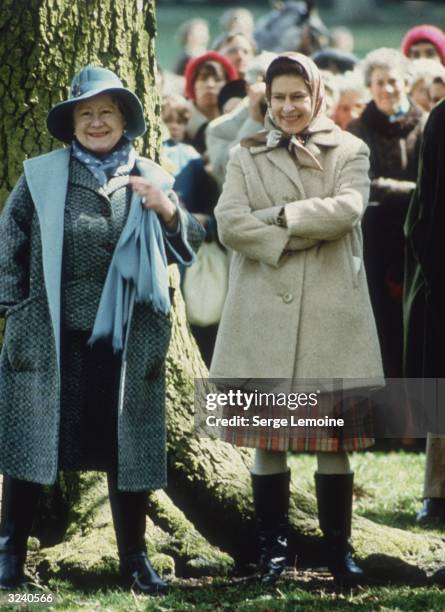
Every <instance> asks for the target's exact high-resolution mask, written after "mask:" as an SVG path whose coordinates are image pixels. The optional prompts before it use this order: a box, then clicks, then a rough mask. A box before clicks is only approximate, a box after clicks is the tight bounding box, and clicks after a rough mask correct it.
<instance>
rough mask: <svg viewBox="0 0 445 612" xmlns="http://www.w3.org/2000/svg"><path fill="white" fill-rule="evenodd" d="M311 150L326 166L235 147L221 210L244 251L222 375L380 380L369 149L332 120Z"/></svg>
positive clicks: (225, 324) (358, 382)
mask: <svg viewBox="0 0 445 612" xmlns="http://www.w3.org/2000/svg"><path fill="white" fill-rule="evenodd" d="M307 148H308V149H309V150H310V151H311V152H312V153H313V154H314V155H315V156H316V158H317V159H318V161H319V162H320V163H321V165H322V167H323V171H320V170H318V169H316V168H315V167H313V165H312V166H309V164H310V160H309V161H307V162H305V165H304V167H303V166H301V164H298V163H297V162H296V161H295V160H293V159H292V158H291V156H290V154H289V152H288V150H287V149H286V148H283V147H277V148H274V149H268V148H267V147H266V146H259V147H250V148H247V147H243V146H240V147H238V148H236V149H234V151H233V154H232V157H231V161H230V162H229V165H228V168H227V176H226V181H225V183H224V188H223V192H222V194H221V197H220V199H219V202H218V205H217V207H216V209H215V214H216V218H217V222H218V230H219V234H220V239H221V242H222V243H223V244H225V245H226V246H227V247H229V248H231V249H233V250H234V255H233V258H232V262H231V268H230V280H229V291H228V295H227V299H226V303H225V306H224V310H223V314H222V319H221V323H220V327H219V333H218V338H217V341H216V346H215V352H214V357H213V361H212V365H211V376H212V377H214V378H269V379H270V378H282V379H283V378H286V379H299V380H302V379H318V380H319V379H333V378H335V379H338V378H340V379H344V383H343V384H344V388H345V389H354V388H357V387H363V386H366V385H367V384H370V385H373V384H376V383H377V382H379V383H381V382H382V378H381V377H382V364H381V356H380V349H379V344H378V340H377V333H376V327H375V322H374V317H373V315H372V310H371V305H370V300H369V294H368V287H367V282H366V276H365V271H364V268H363V264H362V237H361V229H360V219H361V217H362V215H363V212H364V209H365V206H366V203H367V199H368V194H369V178H368V168H369V158H368V156H369V151H368V148H367V146H366V145H365V144H364V143H363V142H362V141H361V140H359V139H358V138H356V137H354V136H352V135H351V134H348V133H346V132H343V131H342V130H340V129H339V128H338V127H337V126H335V125H334V123H333V122H332V121H330V120H328V119H326V120H325V127H324V130H323V131H320V132H319V133H316V134H314V135H313V136H311V138H310V140H309V142H308V144H307ZM282 207H285V214H286V218H287V225H288V227H287V228H285V227H280V226H279V225H277V216H278V212H279V211H280V210H281V208H282Z"/></svg>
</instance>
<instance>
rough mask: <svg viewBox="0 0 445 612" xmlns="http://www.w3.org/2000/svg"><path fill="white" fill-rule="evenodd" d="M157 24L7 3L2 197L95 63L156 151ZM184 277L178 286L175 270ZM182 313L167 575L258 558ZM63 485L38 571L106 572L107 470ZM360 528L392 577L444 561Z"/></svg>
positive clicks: (310, 501)
mask: <svg viewBox="0 0 445 612" xmlns="http://www.w3.org/2000/svg"><path fill="white" fill-rule="evenodd" d="M154 33H155V16H154V1H153V0H89V1H88V2H85V1H76V0H70V1H68V0H4V1H3V4H2V11H1V13H0V34H1V36H0V66H1V67H0V97H1V99H2V117H1V124H2V125H1V128H2V129H1V130H0V150H1V153H2V155H1V157H0V203H3V201H4V199H5V197H6V195H7V194H8V193H9V191H10V190H11V188H12V186H13V185H14V183H15V181H16V180H17V178H18V176H19V174H20V173H21V162H22V160H23V159H24V158H26V157H30V156H33V155H37V154H39V153H43V152H47V151H49V150H50V149H51V148H53V147H57V146H59V143H56V142H54V141H53V140H52V139H51V138H50V136H49V135H48V133H47V131H46V129H45V127H44V126H45V116H46V113H47V111H48V109H49V108H50V107H51V106H52V105H54V104H55V103H56V102H58V101H60V100H62V99H64V98H66V95H67V88H66V85H67V84H68V83H69V82H70V80H71V77H72V75H73V73H74V72H75V71H76V70H77V69H78V68H79V67H81V66H82V65H85V64H87V63H89V62H91V63H100V64H102V65H106V66H109V67H110V68H112V69H114V70H116V72H117V73H118V74H119V75H120V76H121V77H122V79H123V80H124V82H125V83H126V84H127V85H128V86H129V87H130V88H132V89H133V90H135V91H136V93H137V94H138V95H139V97H140V98H141V100H142V101H143V105H144V108H145V111H146V116H147V119H148V125H149V130H148V133H147V134H146V135H145V137H144V138H143V139H142V140H141V141H140V142H139V150H140V151H141V152H142V153H144V154H147V155H149V156H150V155H151V156H154V154H155V152H156V151H157V147H158V144H159V138H160V130H159V124H158V121H157V119H156V113H157V111H158V110H159V108H158V102H157V97H156V95H155V94H154V93H153V92H154V88H153V82H154V47H153V38H154ZM175 278H176V281H175V282H176V285H177V284H178V275H177V273H176V274H175ZM173 319H174V326H173V335H172V342H171V346H170V351H169V356H168V362H167V366H168V367H167V381H168V384H167V404H168V407H167V413H168V416H167V418H168V451H169V486H168V489H167V492H166V493H163V492H156V493H153V494H152V495H151V496H150V500H149V516H150V524H149V528H148V534H147V535H148V537H147V542H148V546H149V552H150V555H151V557H152V560H153V562H154V564H155V566H156V567H157V568H158V569H159V570H161V571H164V572H166V573H176V574H177V575H186V576H198V575H202V574H225V573H227V572H229V571H231V569H232V568H233V559H235V560H236V561H238V562H239V563H245V562H246V561H248V560H250V559H253V557H254V556H255V553H254V527H253V508H252V499H251V492H250V477H249V468H248V466H249V464H250V462H251V455H252V453H251V452H250V451H247V450H239V449H236V448H233V447H231V446H230V445H228V444H224V443H222V442H219V441H216V440H209V439H208V438H201V437H199V436H198V433H197V431H196V429H195V427H194V422H193V418H194V410H193V399H194V398H193V389H194V384H193V379H194V378H203V377H205V376H206V375H207V371H206V368H205V366H204V364H203V362H202V360H201V358H200V356H199V354H198V352H197V349H196V345H195V344H194V342H193V340H192V338H191V336H190V334H189V330H188V327H187V325H186V322H185V313H184V306H183V302H182V299H181V297H180V293H179V291H178V290H177V291H176V299H175V309H174V313H173ZM30 331H32V330H30ZM55 491H56V492H54V491H53V492H52V493H49V494H48V495H47V496H46V498H45V503H44V504H43V505H42V511H41V516H40V518H39V521H38V524H37V533H38V535H39V538H40V540H41V542H42V545H44V546H43V547H42V548H41V549H40V550H38V545H37V543H36V542H34V545H32V546H31V547H32V548H36V549H37V550H35V552H34V554H32V555H30V561H31V563H33V564H34V567H35V568H36V569H37V570H38V573H39V574H40V576H41V577H47V576H49V575H63V574H68V577H69V578H70V579H72V580H75V579H76V578H79V579H84V578H85V576H87V575H88V576H94V579H95V580H96V581H100V580H105V581H107V580H108V579H109V577H110V576H112V575H113V576H114V575H115V572H116V569H117V562H116V553H115V541H114V534H113V529H112V524H111V516H110V511H109V507H108V502H107V494H106V488H105V481H104V477H103V475H100V474H94V473H87V474H83V475H74V476H73V475H70V476H64V477H63V478H61V479H60V481H59V486H58V488H56V489H55ZM290 519H291V540H292V550H293V551H294V552H295V551H296V550H298V553H299V556H300V557H302V558H303V559H304V558H306V559H310V557H311V555H313V554H314V551H317V550H318V549H319V547H320V538H319V535H320V534H319V531H318V528H317V522H316V511H315V500H314V497H313V495H312V494H310V493H309V492H308V491H305V490H304V489H302V488H301V487H297V486H296V485H295V484H294V486H293V492H292V503H291V511H290ZM49 522H50V525H49V526H48V523H49ZM354 527H355V530H354V536H355V537H354V540H355V543H356V546H357V549H358V556H359V558H361V559H364V558H366V557H367V559H366V564H367V565H368V567H369V568H370V571H371V572H374V575H378V572H379V571H383V572H385V575H386V576H387V577H397V576H400V575H402V574H403V575H405V576H406V575H408V574H409V575H410V576H412V577H413V578H414V579H419V580H421V579H423V574H422V571H421V570H417V569H416V566H417V565H419V564H423V565H425V566H427V565H429V564H432V563H434V562H439V561H441V560H442V558H443V550H444V548H443V544H442V542H441V541H440V540H439V539H438V538H433V537H426V536H417V535H413V534H411V533H405V532H402V531H400V530H395V529H390V528H386V527H382V526H380V525H375V524H374V523H372V522H370V521H367V520H365V519H356V521H355V525H354ZM218 547H220V548H218ZM220 549H222V550H223V551H225V552H222V551H221V550H220ZM382 553H384V554H385V555H386V556H385V557H382V556H381V555H382ZM376 554H379V555H380V556H379V557H376V556H375V555H376ZM376 568H377V569H376Z"/></svg>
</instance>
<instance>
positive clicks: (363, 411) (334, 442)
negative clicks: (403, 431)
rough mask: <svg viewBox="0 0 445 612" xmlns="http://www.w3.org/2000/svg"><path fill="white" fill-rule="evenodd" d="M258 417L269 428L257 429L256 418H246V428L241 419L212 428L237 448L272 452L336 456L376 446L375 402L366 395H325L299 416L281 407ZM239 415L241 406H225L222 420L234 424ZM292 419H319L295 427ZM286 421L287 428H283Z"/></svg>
mask: <svg viewBox="0 0 445 612" xmlns="http://www.w3.org/2000/svg"><path fill="white" fill-rule="evenodd" d="M358 391H359V390H358ZM255 415H257V417H258V419H265V422H266V423H267V425H263V426H253V425H252V421H253V417H252V415H250V416H249V417H246V418H248V419H249V421H248V424H245V425H242V424H241V422H240V420H239V419H238V422H237V423H235V424H231V425H224V426H222V425H219V426H218V427H216V428H212V429H213V430H214V431H213V435H215V434H216V436H217V437H219V438H220V439H221V440H223V441H224V442H229V443H230V444H234V445H235V446H245V447H251V448H261V449H264V450H270V451H294V452H305V451H307V452H334V453H335V452H344V451H356V450H362V449H365V448H369V447H371V446H373V445H374V443H375V440H374V429H373V418H372V403H371V401H370V400H369V399H368V398H367V397H366V393H363V394H362V395H360V393H357V396H356V397H355V396H353V395H351V394H350V393H349V394H348V396H347V397H345V396H344V395H343V394H342V393H330V394H325V395H323V394H322V395H320V396H319V398H318V402H317V405H316V406H310V407H309V406H308V407H305V408H302V407H301V406H300V407H299V408H298V415H297V414H294V415H292V414H290V411H289V409H288V408H287V407H282V406H277V405H266V406H264V407H262V408H261V409H259V410H258V409H257V410H256V412H255ZM236 416H238V417H239V416H240V409H239V407H237V408H236V409H234V408H233V407H224V409H223V411H222V419H228V420H229V421H230V419H231V418H232V417H236ZM292 416H293V417H294V418H293V421H294V422H298V420H299V419H315V420H316V421H317V422H318V424H317V425H316V426H314V425H313V424H309V425H303V426H298V425H292V423H291V417H292ZM282 419H283V420H282ZM327 419H328V420H327ZM334 419H335V421H337V422H338V419H343V421H344V424H343V426H338V425H332V420H334ZM232 420H233V421H234V420H235V419H232ZM285 421H286V422H287V425H283V422H285ZM280 423H281V424H280Z"/></svg>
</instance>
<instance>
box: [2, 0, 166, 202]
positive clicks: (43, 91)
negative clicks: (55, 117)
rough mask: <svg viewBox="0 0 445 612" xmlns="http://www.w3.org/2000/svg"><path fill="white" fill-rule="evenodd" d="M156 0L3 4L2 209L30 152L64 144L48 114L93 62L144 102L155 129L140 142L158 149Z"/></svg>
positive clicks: (142, 147) (145, 149)
mask: <svg viewBox="0 0 445 612" xmlns="http://www.w3.org/2000/svg"><path fill="white" fill-rule="evenodd" d="M155 29H156V20H155V3H154V0H130V1H129V0H88V1H87V2H85V1H83V0H79V1H76V0H3V1H2V10H1V11H0V32H1V38H0V99H1V100H2V105H1V108H2V116H1V125H2V129H1V131H0V153H1V156H0V208H1V207H2V206H3V204H4V202H5V199H6V196H7V195H8V193H9V192H10V191H11V189H12V187H13V186H14V184H15V182H16V181H17V178H18V177H19V175H20V174H21V172H22V166H21V164H22V161H23V160H24V159H25V158H28V157H32V156H34V155H39V154H40V153H47V152H48V151H50V150H51V149H53V148H59V147H60V142H58V141H56V140H54V139H53V138H52V137H51V136H50V134H49V133H48V131H47V130H46V127H45V125H46V124H45V121H46V114H47V112H48V110H49V109H50V108H52V107H53V106H54V105H55V104H56V103H57V102H60V101H61V100H64V99H66V98H67V94H68V87H69V84H70V82H71V78H72V77H73V75H74V73H75V72H76V71H77V70H78V69H79V68H81V67H82V66H85V65H86V64H88V63H92V64H98V65H103V66H106V67H108V68H110V69H112V70H115V71H116V73H117V74H118V75H119V76H120V77H121V79H122V80H123V81H124V83H125V85H127V86H128V87H129V88H130V89H132V90H133V91H135V92H136V93H137V95H138V96H139V98H140V99H141V101H142V105H143V107H144V109H145V115H146V119H147V123H148V126H149V127H148V132H147V134H146V135H145V136H144V138H143V139H141V141H140V142H139V143H137V145H139V147H138V149H139V151H140V152H141V153H143V154H144V155H145V154H146V155H148V156H149V157H150V156H153V155H154V154H155V152H156V151H157V150H158V145H159V139H160V130H159V121H158V120H157V118H156V117H157V112H158V104H159V103H158V100H157V96H156V95H155V94H154V91H155V89H154V87H153V84H154V74H155V72H154V70H155V55H154V35H155Z"/></svg>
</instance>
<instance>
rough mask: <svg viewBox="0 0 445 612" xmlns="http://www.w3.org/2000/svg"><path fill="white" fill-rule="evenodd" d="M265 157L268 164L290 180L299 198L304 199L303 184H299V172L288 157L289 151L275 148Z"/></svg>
mask: <svg viewBox="0 0 445 612" xmlns="http://www.w3.org/2000/svg"><path fill="white" fill-rule="evenodd" d="M266 157H267V159H268V160H269V161H270V162H272V164H274V165H275V166H276V167H277V168H278V169H279V170H281V172H284V174H286V176H288V177H289V178H290V180H291V181H292V182H293V183H294V185H296V186H297V188H298V191H299V192H300V194H301V198H305V197H306V194H305V191H304V187H303V183H302V182H301V178H300V170H299V168H298V167H297V165H296V163H295V161H294V160H293V159H292V157H291V156H290V154H289V151H288V150H287V149H285V148H284V147H277V148H275V149H272V150H270V151H269V152H268V153H266ZM277 187H278V185H277Z"/></svg>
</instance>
